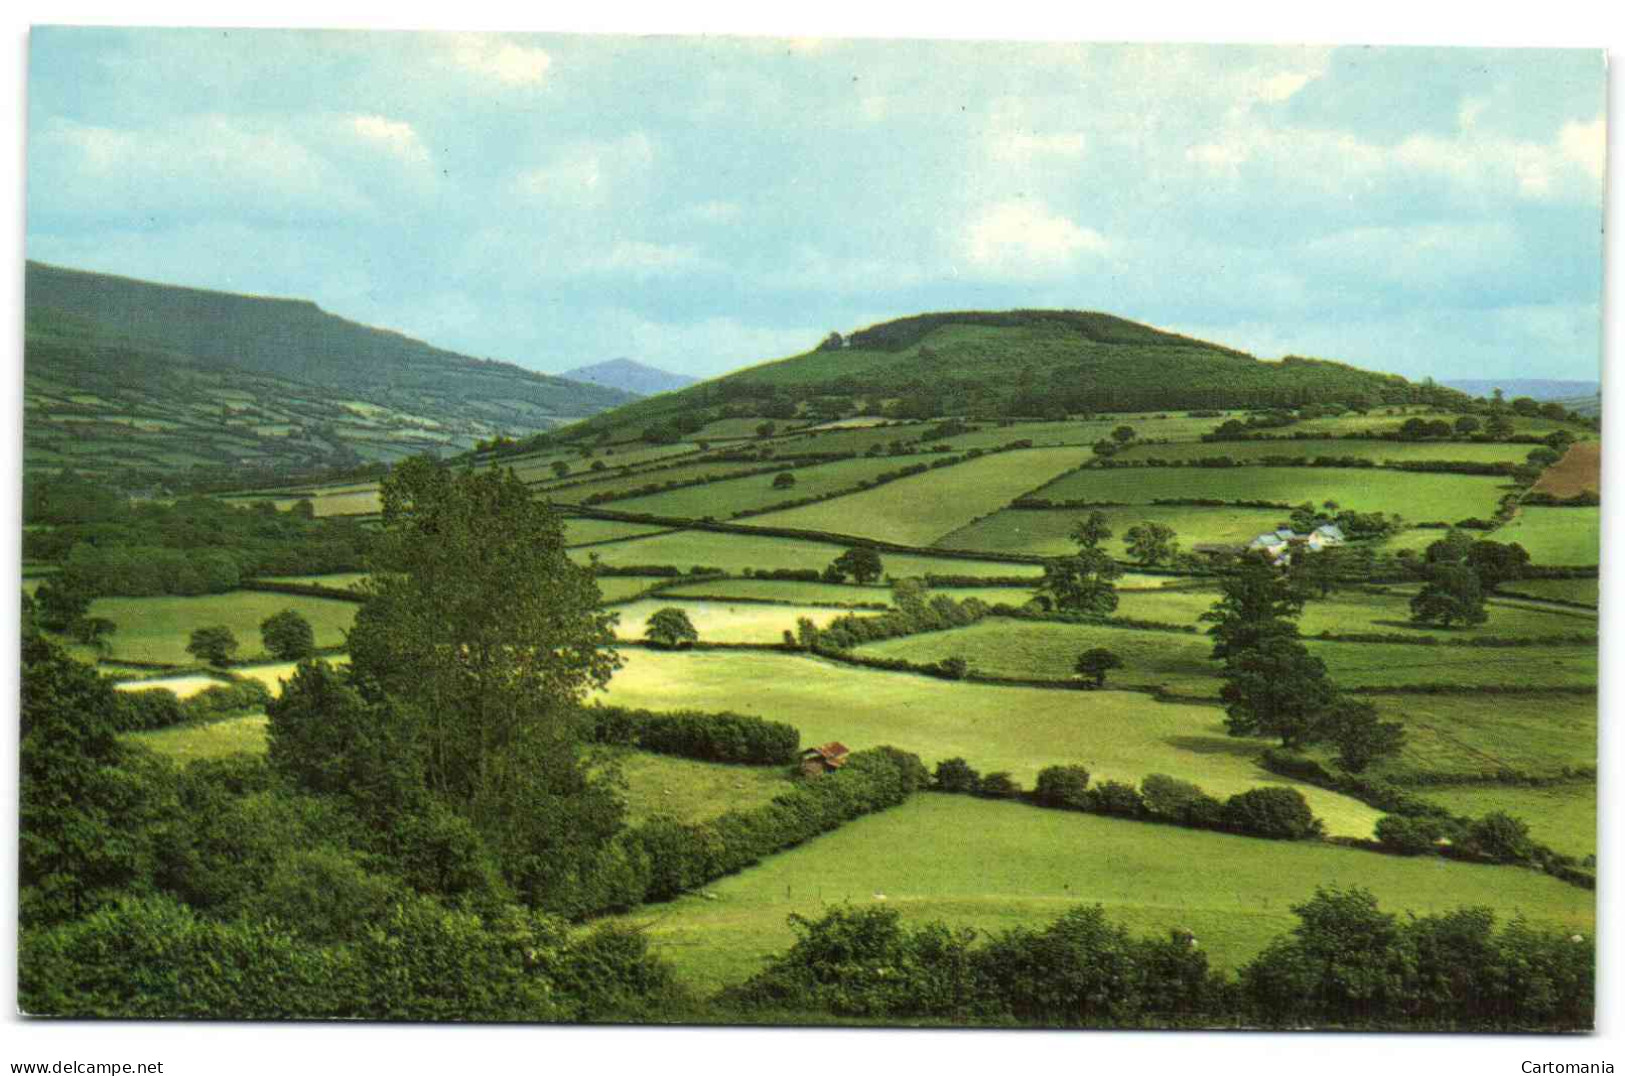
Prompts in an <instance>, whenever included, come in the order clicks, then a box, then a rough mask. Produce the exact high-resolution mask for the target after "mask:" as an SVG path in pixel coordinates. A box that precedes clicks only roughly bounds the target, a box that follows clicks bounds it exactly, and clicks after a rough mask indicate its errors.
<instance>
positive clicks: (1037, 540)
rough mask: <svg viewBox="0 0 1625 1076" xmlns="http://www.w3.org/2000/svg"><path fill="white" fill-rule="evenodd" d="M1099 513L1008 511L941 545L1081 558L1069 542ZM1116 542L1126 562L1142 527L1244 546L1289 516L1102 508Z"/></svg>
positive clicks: (1266, 511) (1186, 544) (1188, 541)
mask: <svg viewBox="0 0 1625 1076" xmlns="http://www.w3.org/2000/svg"><path fill="white" fill-rule="evenodd" d="M1091 511H1096V509H1079V508H1055V509H1017V508H1006V509H1004V510H1003V511H1000V512H995V513H993V514H992V515H991V516H988V517H987V518H985V519H979V520H977V521H976V522H974V523H970V524H967V525H966V526H963V527H961V528H959V529H958V530H956V531H954V532H952V533H951V534H946V535H943V536H942V537H941V538H939V539H938V540H937V542H936V543H935V544H936V545H937V546H938V547H940V548H942V549H964V550H971V551H977V552H986V553H1036V554H1038V555H1040V556H1046V557H1054V556H1062V555H1065V554H1068V553H1075V552H1077V548H1078V547H1077V544H1076V543H1075V542H1073V541H1072V539H1071V538H1070V537H1069V535H1070V533H1071V531H1072V528H1073V527H1074V526H1075V525H1076V524H1077V522H1078V520H1079V519H1081V518H1083V517H1084V516H1086V515H1088V514H1089V513H1090V512H1091ZM1098 511H1100V512H1102V513H1103V514H1104V515H1105V516H1106V519H1107V521H1108V522H1109V523H1110V524H1111V528H1112V531H1113V533H1114V538H1113V539H1112V541H1110V542H1108V543H1107V545H1106V548H1107V549H1108V550H1109V551H1110V552H1111V553H1112V554H1113V555H1114V556H1117V557H1120V558H1124V557H1127V556H1128V543H1127V541H1126V540H1125V538H1124V535H1125V534H1126V533H1127V532H1128V529H1129V528H1130V527H1132V526H1134V525H1135V524H1136V523H1144V522H1152V523H1163V524H1166V525H1167V526H1170V527H1172V528H1173V529H1174V533H1175V534H1176V535H1177V536H1178V538H1179V542H1180V545H1181V547H1182V548H1184V549H1186V550H1189V548H1190V547H1191V546H1192V545H1194V544H1196V543H1198V542H1213V543H1218V544H1223V545H1243V544H1245V543H1246V542H1249V541H1251V540H1252V539H1253V538H1255V537H1257V536H1258V535H1259V534H1261V533H1263V532H1264V531H1267V530H1274V529H1275V528H1276V527H1278V526H1280V525H1281V524H1282V523H1284V522H1286V516H1287V514H1288V513H1286V512H1284V511H1282V510H1280V509H1275V508H1191V507H1184V506H1178V505H1134V506H1131V507H1126V508H1102V509H1098Z"/></svg>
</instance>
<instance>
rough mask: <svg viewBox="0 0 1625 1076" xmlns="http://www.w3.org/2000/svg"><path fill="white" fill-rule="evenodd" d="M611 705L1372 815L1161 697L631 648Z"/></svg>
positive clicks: (986, 763) (992, 765)
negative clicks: (1277, 789)
mask: <svg viewBox="0 0 1625 1076" xmlns="http://www.w3.org/2000/svg"><path fill="white" fill-rule="evenodd" d="M607 698H608V701H610V702H613V703H617V704H620V705H623V706H638V707H645V708H648V709H652V710H670V709H681V708H697V709H706V710H734V711H737V712H741V713H752V714H757V715H759V716H761V717H766V718H770V719H772V720H776V721H784V722H788V723H789V724H792V725H794V726H796V727H797V728H798V729H800V730H801V742H802V743H824V742H827V741H829V740H839V741H841V742H842V743H844V744H846V745H847V746H849V747H852V748H854V749H856V748H863V747H874V746H878V745H880V744H892V745H894V746H897V747H901V748H903V749H904V750H907V751H913V752H916V753H918V754H919V755H920V757H921V758H922V759H924V760H925V761H926V763H927V764H928V765H934V764H935V763H936V762H937V761H939V760H941V759H945V758H954V757H962V758H964V759H966V760H967V761H969V762H970V764H971V765H972V766H974V767H976V768H977V769H979V770H981V771H983V772H991V771H994V770H1008V771H1009V772H1010V773H1011V774H1012V775H1013V776H1014V777H1015V778H1016V780H1017V781H1020V782H1021V783H1023V784H1024V785H1027V786H1031V784H1032V782H1033V780H1034V778H1035V777H1036V776H1037V773H1038V771H1039V770H1040V769H1042V768H1043V767H1044V766H1048V765H1051V764H1055V763H1063V762H1081V763H1083V764H1084V765H1085V766H1087V767H1088V768H1089V770H1090V772H1092V773H1094V774H1096V775H1097V777H1110V778H1115V779H1117V780H1121V781H1132V782H1136V783H1138V782H1139V780H1140V779H1141V778H1142V777H1144V776H1146V775H1147V774H1151V773H1167V774H1172V775H1173V776H1175V777H1180V778H1183V779H1185V780H1189V781H1195V782H1196V783H1198V784H1200V785H1201V786H1202V787H1203V788H1205V789H1207V790H1208V791H1209V792H1211V793H1213V794H1215V795H1219V796H1228V795H1232V794H1234V793H1236V792H1241V791H1244V790H1246V789H1248V788H1255V787H1257V786H1259V785H1263V784H1294V785H1296V787H1298V788H1299V790H1300V791H1301V792H1302V793H1303V794H1304V797H1305V798H1306V799H1307V800H1308V801H1309V803H1310V805H1311V806H1312V807H1313V808H1314V810H1315V813H1316V814H1317V815H1319V816H1320V817H1322V818H1324V819H1325V820H1326V824H1327V827H1328V829H1329V830H1330V831H1331V832H1333V833H1339V834H1347V835H1350V836H1369V835H1370V834H1371V827H1372V826H1373V825H1374V824H1375V823H1376V819H1377V814H1378V812H1376V811H1374V810H1372V809H1371V808H1370V807H1367V806H1366V805H1364V804H1362V803H1359V802H1358V801H1356V800H1353V799H1350V798H1348V797H1346V796H1342V795H1339V794H1337V793H1333V792H1328V791H1326V790H1324V789H1320V788H1315V787H1313V786H1310V785H1303V784H1299V783H1297V782H1292V781H1288V780H1286V779H1284V778H1280V777H1277V776H1276V775H1274V774H1271V773H1269V772H1267V771H1265V770H1263V769H1262V768H1260V767H1259V766H1258V765H1257V763H1256V761H1255V760H1256V758H1257V756H1258V754H1259V753H1260V752H1261V751H1262V750H1263V749H1264V747H1265V746H1267V745H1266V744H1265V743H1263V742H1262V741H1246V740H1235V739H1232V738H1231V737H1229V736H1226V735H1225V732H1224V726H1223V716H1224V715H1223V712H1222V711H1221V710H1219V709H1218V708H1217V707H1213V706H1198V705H1185V704H1172V703H1159V702H1157V701H1155V700H1153V699H1152V698H1151V697H1150V696H1148V695H1143V694H1138V693H1134V692H1122V691H1101V692H1084V691H1063V690H1047V689H1043V688H1017V687H994V686H988V685H981V684H968V683H951V682H948V681H944V680H933V679H930V678H927V677H922V676H915V675H911V674H907V673H888V672H878V671H874V670H868V669H855V668H850V667H846V666H840V665H836V664H834V663H831V662H825V661H820V660H818V659H814V658H806V657H799V656H795V655H788V654H784V655H781V654H773V653H763V652H735V653H726V652H723V653H718V652H709V653H704V652H697V653H667V652H651V651H637V652H635V653H634V652H629V653H628V654H627V662H626V666H625V667H624V668H623V669H621V670H620V672H618V673H617V674H616V675H615V679H614V680H613V681H612V682H611V684H610V687H609V690H608V692H607Z"/></svg>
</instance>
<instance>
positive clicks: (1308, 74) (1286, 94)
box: [1248, 71, 1321, 104]
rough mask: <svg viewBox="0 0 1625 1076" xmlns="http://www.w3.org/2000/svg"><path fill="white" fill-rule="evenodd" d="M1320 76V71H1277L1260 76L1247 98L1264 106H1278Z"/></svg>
mask: <svg viewBox="0 0 1625 1076" xmlns="http://www.w3.org/2000/svg"><path fill="white" fill-rule="evenodd" d="M1320 76H1321V71H1278V72H1275V73H1274V74H1269V75H1262V76H1260V77H1259V78H1258V79H1257V80H1255V81H1254V82H1253V84H1252V86H1251V87H1250V90H1251V92H1250V93H1249V94H1248V96H1250V97H1252V98H1253V99H1254V100H1255V101H1263V102H1264V103H1266V104H1279V103H1280V102H1282V101H1287V100H1290V99H1291V98H1292V96H1293V95H1294V94H1296V93H1297V92H1298V91H1299V90H1301V89H1303V88H1304V87H1305V86H1307V85H1309V84H1310V83H1311V82H1313V81H1314V80H1315V79H1317V78H1319V77H1320Z"/></svg>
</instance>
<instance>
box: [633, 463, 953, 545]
mask: <svg viewBox="0 0 1625 1076" xmlns="http://www.w3.org/2000/svg"><path fill="white" fill-rule="evenodd" d="M939 458H940V457H938V456H934V455H930V454H926V455H919V456H881V457H876V458H872V459H855V460H839V461H836V462H834V463H823V464H819V465H817V466H814V467H797V468H795V469H793V470H789V471H787V472H785V473H788V474H790V475H793V476H794V478H795V485H793V486H790V487H788V488H779V487H776V486H775V485H774V484H773V482H774V479H775V478H776V477H777V475H776V474H774V473H771V472H770V473H768V474H758V475H751V476H749V477H748V478H731V479H727V480H725V481H716V482H709V483H707V484H706V485H703V486H690V487H689V488H687V489H677V490H672V491H671V492H669V493H656V494H652V495H650V496H647V497H633V498H631V499H629V500H624V501H616V502H615V504H614V507H615V509H616V510H617V511H621V512H648V513H650V514H652V515H661V516H680V517H683V518H685V519H705V518H706V517H711V518H714V519H722V520H726V519H730V518H732V517H733V516H735V515H737V514H738V513H740V512H749V511H756V510H759V509H762V508H767V507H769V506H771V505H775V504H783V503H784V502H785V501H791V500H799V499H801V498H803V497H819V496H825V495H828V494H832V493H839V492H842V491H844V490H850V489H853V488H854V487H855V486H857V484H858V483H859V482H867V481H872V480H873V479H874V478H875V477H876V476H877V475H881V474H884V473H886V472H888V471H898V470H901V469H902V468H904V467H910V466H913V465H915V464H919V463H926V464H929V463H931V462H932V461H933V460H935V459H939ZM905 481H906V480H905ZM887 488H891V487H889V486H888V487H887ZM843 502H844V499H843ZM764 518H765V517H764ZM791 525H792V526H796V525H799V524H791ZM824 529H833V528H824Z"/></svg>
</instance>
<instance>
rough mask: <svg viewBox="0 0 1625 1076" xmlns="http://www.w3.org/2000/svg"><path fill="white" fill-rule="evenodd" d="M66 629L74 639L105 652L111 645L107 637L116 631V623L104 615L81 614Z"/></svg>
mask: <svg viewBox="0 0 1625 1076" xmlns="http://www.w3.org/2000/svg"><path fill="white" fill-rule="evenodd" d="M68 630H69V633H70V634H72V636H73V637H74V639H75V640H76V641H78V642H81V643H84V644H85V645H86V646H93V647H95V648H96V649H97V650H98V651H103V652H105V651H106V650H107V649H108V647H109V646H110V645H111V644H110V643H109V642H108V641H107V637H108V636H109V635H112V634H113V633H114V632H116V631H118V625H117V624H116V623H114V622H113V621H111V620H109V619H107V618H106V617H104V616H82V617H80V618H79V619H78V620H76V621H74V622H73V625H72V627H70V628H69V629H68Z"/></svg>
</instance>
